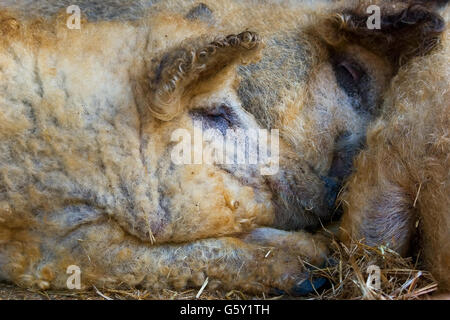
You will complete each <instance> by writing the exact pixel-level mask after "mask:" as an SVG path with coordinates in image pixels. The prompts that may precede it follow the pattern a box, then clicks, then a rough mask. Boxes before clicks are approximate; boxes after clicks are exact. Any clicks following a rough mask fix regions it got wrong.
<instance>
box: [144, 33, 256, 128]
mask: <svg viewBox="0 0 450 320" xmlns="http://www.w3.org/2000/svg"><path fill="white" fill-rule="evenodd" d="M194 42H195V44H194V45H189V44H184V45H183V47H180V48H176V49H173V50H171V51H170V52H167V53H165V54H164V55H163V56H162V58H161V59H160V61H159V63H156V65H155V67H154V70H153V71H152V72H151V74H152V76H150V77H147V78H146V79H144V81H143V82H144V83H143V84H142V85H141V90H142V92H143V93H144V96H145V99H144V101H146V102H145V103H146V104H147V106H146V107H147V109H148V111H149V112H150V113H151V114H152V115H153V116H154V117H156V118H157V119H160V120H163V121H169V120H171V119H173V118H174V117H175V116H176V115H178V114H179V113H180V111H181V109H182V106H181V98H182V96H183V94H184V93H185V90H186V88H187V87H188V86H191V85H192V84H193V83H195V82H196V81H198V80H200V79H201V78H206V77H208V76H211V75H213V74H216V73H218V72H220V71H221V70H223V69H224V68H226V67H227V66H229V65H232V64H234V63H245V62H246V60H248V58H250V57H253V56H254V55H255V53H256V52H259V49H260V48H261V47H262V45H261V44H262V42H261V39H260V37H259V36H258V34H256V33H254V32H251V31H245V32H242V33H240V34H237V35H234V34H233V35H228V36H226V37H223V38H218V39H216V40H215V41H213V42H210V43H209V44H207V45H204V46H198V44H197V43H198V42H199V41H194ZM142 86H144V87H145V88H142Z"/></svg>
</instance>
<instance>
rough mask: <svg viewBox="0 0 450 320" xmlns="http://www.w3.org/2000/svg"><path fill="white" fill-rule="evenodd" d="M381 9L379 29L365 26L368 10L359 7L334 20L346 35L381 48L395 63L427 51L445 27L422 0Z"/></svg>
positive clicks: (440, 18) (442, 21)
mask: <svg viewBox="0 0 450 320" xmlns="http://www.w3.org/2000/svg"><path fill="white" fill-rule="evenodd" d="M381 11H382V12H381V21H380V26H381V28H379V29H369V28H368V27H367V21H368V18H369V14H361V10H348V11H344V12H343V13H342V14H341V15H339V16H340V19H338V20H336V21H335V23H337V24H338V25H337V27H338V28H339V29H340V31H341V32H342V33H343V34H344V37H345V38H346V39H349V40H351V41H353V42H356V43H359V44H360V45H362V46H364V47H368V48H369V49H371V50H373V51H375V52H380V53H381V54H383V55H385V56H387V57H388V58H389V59H390V60H391V62H392V63H393V64H394V66H395V67H399V66H401V65H402V64H404V63H406V62H407V61H408V60H409V59H411V58H413V57H416V56H423V55H426V54H427V53H429V52H430V51H431V50H433V48H435V47H436V45H437V44H438V43H439V40H440V35H441V33H442V32H443V31H444V30H445V21H444V19H443V18H442V17H441V16H440V15H439V14H438V13H436V12H434V11H433V10H431V9H430V8H427V7H425V6H423V5H421V4H417V3H414V4H410V5H409V6H407V7H406V8H404V9H402V10H401V11H398V12H394V13H392V12H386V11H388V9H387V8H385V7H382V8H381ZM383 11H385V12H383Z"/></svg>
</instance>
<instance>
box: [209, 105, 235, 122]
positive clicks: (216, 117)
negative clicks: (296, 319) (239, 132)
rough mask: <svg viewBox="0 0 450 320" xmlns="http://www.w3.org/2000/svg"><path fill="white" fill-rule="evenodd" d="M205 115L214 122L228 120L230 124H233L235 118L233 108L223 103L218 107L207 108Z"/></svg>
mask: <svg viewBox="0 0 450 320" xmlns="http://www.w3.org/2000/svg"><path fill="white" fill-rule="evenodd" d="M205 117H207V118H208V119H209V120H210V121H213V122H226V123H227V125H228V126H230V127H231V126H232V125H233V120H234V118H235V115H234V112H233V110H232V109H231V108H230V107H229V106H228V105H226V104H221V105H219V106H218V107H215V108H212V109H208V110H205Z"/></svg>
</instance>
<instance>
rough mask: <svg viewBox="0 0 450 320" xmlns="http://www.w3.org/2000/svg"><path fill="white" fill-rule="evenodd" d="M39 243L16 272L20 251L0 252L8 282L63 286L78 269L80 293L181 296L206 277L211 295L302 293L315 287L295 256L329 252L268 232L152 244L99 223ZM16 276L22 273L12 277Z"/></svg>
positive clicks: (314, 240)
mask: <svg viewBox="0 0 450 320" xmlns="http://www.w3.org/2000/svg"><path fill="white" fill-rule="evenodd" d="M34 236H37V235H36V234H35V235H34ZM269 238H272V239H269ZM41 239H42V242H40V243H39V251H40V254H39V257H36V258H35V259H34V261H27V263H28V265H26V266H20V267H19V268H17V264H19V263H20V262H25V260H21V259H20V250H21V249H23V250H24V248H25V246H24V245H23V244H22V246H18V247H16V248H15V249H16V252H7V251H5V250H7V248H6V247H5V246H3V247H1V246H0V257H3V259H4V260H5V261H4V262H5V263H4V264H3V265H2V266H0V269H1V270H0V274H3V275H5V273H8V278H10V279H11V278H13V279H17V280H16V281H17V282H18V283H19V284H22V285H26V286H30V285H38V286H40V287H41V288H48V287H52V288H67V279H68V277H69V276H70V274H66V270H67V268H68V266H70V265H76V266H78V267H79V268H80V270H81V284H82V287H89V286H91V285H95V286H97V288H102V287H117V286H119V285H120V284H125V285H126V286H140V287H144V288H149V289H162V288H173V289H177V290H181V289H183V288H188V287H193V288H198V287H199V286H201V285H202V284H203V283H204V282H205V280H206V278H208V280H209V284H208V288H209V289H214V288H219V287H220V288H222V289H240V290H243V291H247V292H269V291H271V289H276V290H282V291H285V292H289V293H307V292H308V290H307V289H308V288H309V289H310V291H312V290H313V288H312V286H311V282H310V275H309V273H308V270H307V268H305V267H304V265H303V264H302V263H301V262H300V260H299V258H300V257H301V258H302V259H305V260H308V261H310V262H311V263H315V264H321V263H322V262H323V260H324V258H325V256H326V253H327V249H326V246H325V245H324V242H322V239H320V238H319V237H316V236H311V235H308V234H306V233H303V232H284V231H278V230H273V229H270V228H264V229H256V230H254V231H253V232H252V233H250V234H247V235H243V236H240V237H223V238H216V239H205V240H198V241H194V242H189V243H185V244H165V245H155V246H152V245H150V244H148V243H144V242H142V241H140V240H138V239H137V238H136V237H133V236H130V235H129V234H126V233H125V232H124V231H123V229H121V228H120V227H119V226H118V224H116V223H114V222H112V221H104V222H100V223H96V224H93V225H85V226H81V227H80V228H78V229H76V230H75V231H73V232H71V233H69V234H66V235H64V236H63V237H61V238H57V237H53V238H49V237H42V238H41ZM30 245H31V244H30ZM9 249H13V248H12V247H9ZM17 270H21V271H22V272H23V273H22V274H14V272H16V271H17ZM305 284H307V285H305ZM305 288H306V290H305Z"/></svg>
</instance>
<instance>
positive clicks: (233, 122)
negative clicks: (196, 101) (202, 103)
mask: <svg viewBox="0 0 450 320" xmlns="http://www.w3.org/2000/svg"><path fill="white" fill-rule="evenodd" d="M189 113H190V114H191V116H192V117H193V118H194V119H196V120H200V121H202V122H203V126H204V127H206V128H214V129H218V130H219V131H221V132H222V133H223V134H224V133H225V132H226V130H227V129H229V128H231V127H235V126H237V125H238V124H239V123H238V120H237V119H238V117H237V115H236V114H235V112H234V111H233V109H232V108H231V107H230V106H228V105H227V104H220V105H217V106H214V107H211V108H196V109H193V110H191V111H190V112H189Z"/></svg>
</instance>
